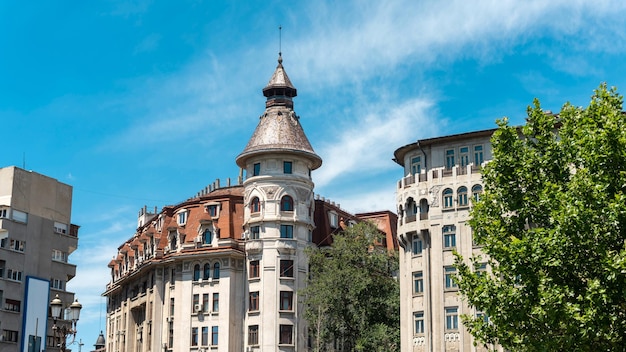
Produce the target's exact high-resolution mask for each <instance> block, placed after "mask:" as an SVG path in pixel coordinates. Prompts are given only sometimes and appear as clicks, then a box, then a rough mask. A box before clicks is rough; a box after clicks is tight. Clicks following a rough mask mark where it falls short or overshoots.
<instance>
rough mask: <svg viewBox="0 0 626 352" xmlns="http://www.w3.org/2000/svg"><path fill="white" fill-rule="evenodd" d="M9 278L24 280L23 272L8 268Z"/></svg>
mask: <svg viewBox="0 0 626 352" xmlns="http://www.w3.org/2000/svg"><path fill="white" fill-rule="evenodd" d="M7 280H13V281H22V272H21V271H18V270H13V269H9V270H7Z"/></svg>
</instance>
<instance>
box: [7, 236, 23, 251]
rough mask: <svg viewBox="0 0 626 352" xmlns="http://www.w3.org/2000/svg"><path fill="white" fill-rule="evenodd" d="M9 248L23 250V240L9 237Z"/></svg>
mask: <svg viewBox="0 0 626 352" xmlns="http://www.w3.org/2000/svg"><path fill="white" fill-rule="evenodd" d="M9 249H12V250H14V251H18V252H24V241H20V240H14V239H11V240H10V242H9Z"/></svg>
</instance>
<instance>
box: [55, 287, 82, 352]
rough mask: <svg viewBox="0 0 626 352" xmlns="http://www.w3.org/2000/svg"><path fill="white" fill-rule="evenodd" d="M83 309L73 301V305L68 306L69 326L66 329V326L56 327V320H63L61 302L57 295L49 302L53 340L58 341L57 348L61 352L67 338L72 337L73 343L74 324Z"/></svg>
mask: <svg viewBox="0 0 626 352" xmlns="http://www.w3.org/2000/svg"><path fill="white" fill-rule="evenodd" d="M81 308H83V305H82V304H80V303H78V300H75V301H74V303H72V304H70V306H69V320H71V321H72V322H71V324H70V326H69V327H68V326H67V325H65V324H64V325H62V326H60V327H59V326H57V319H58V320H65V319H64V318H65V317H64V316H63V311H64V309H63V301H61V299H60V298H59V294H57V295H56V297H55V298H54V299H53V300H52V301H51V302H50V310H51V311H52V319H53V320H54V325H53V326H52V331H53V332H54V337H55V339H59V340H60V341H59V344H58V346H59V347H60V348H61V352H65V342H66V341H67V338H68V336H70V335H72V342H70V343H69V344H70V345H71V344H73V343H74V339H75V338H76V332H77V331H76V324H77V322H78V318H79V316H80V310H81Z"/></svg>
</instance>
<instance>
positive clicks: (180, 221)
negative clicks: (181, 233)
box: [176, 210, 188, 226]
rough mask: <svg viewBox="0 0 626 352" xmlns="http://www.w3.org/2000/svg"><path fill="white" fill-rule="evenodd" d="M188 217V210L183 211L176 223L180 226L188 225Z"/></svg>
mask: <svg viewBox="0 0 626 352" xmlns="http://www.w3.org/2000/svg"><path fill="white" fill-rule="evenodd" d="M187 215H188V211H187V210H183V211H181V212H179V213H178V214H177V218H176V221H177V222H178V225H179V226H185V225H186V224H187Z"/></svg>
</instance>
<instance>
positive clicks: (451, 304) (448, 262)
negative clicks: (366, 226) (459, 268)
mask: <svg viewBox="0 0 626 352" xmlns="http://www.w3.org/2000/svg"><path fill="white" fill-rule="evenodd" d="M494 131H495V130H485V131H476V132H468V133H463V134H458V135H450V136H444V137H437V138H430V139H423V140H419V141H417V142H415V143H412V144H408V145H405V146H403V147H400V148H398V149H397V150H396V151H395V153H394V157H395V158H394V161H395V162H396V163H398V164H399V165H400V166H402V167H403V168H404V175H405V176H404V177H403V178H402V179H401V180H400V181H398V184H397V188H396V201H397V206H398V242H399V244H400V247H401V248H400V278H399V281H400V305H401V308H400V314H401V316H400V326H401V329H400V335H401V350H402V351H406V352H408V351H411V352H414V351H415V352H417V351H419V352H422V351H483V350H485V349H484V348H483V347H481V346H478V347H475V346H474V340H473V338H472V336H471V335H470V334H469V333H468V332H467V331H466V330H465V329H463V326H462V325H461V320H460V316H461V314H468V315H470V316H472V315H473V316H483V317H484V314H483V313H482V312H480V311H476V310H474V309H471V308H470V307H469V306H468V305H467V303H466V302H464V301H463V300H462V299H461V297H460V296H459V294H458V290H457V287H456V285H455V283H454V281H453V280H452V277H453V276H454V275H455V274H456V271H455V268H454V267H453V264H454V255H453V250H456V251H457V252H459V253H460V254H461V255H462V256H463V257H465V258H468V257H471V256H472V255H473V254H480V248H479V247H477V246H476V245H475V244H474V243H473V240H472V231H471V228H470V227H469V225H468V224H467V220H468V217H469V210H470V208H471V206H472V199H478V198H479V197H480V194H481V193H482V190H483V186H482V175H481V172H480V170H481V169H480V167H481V165H483V164H484V163H485V162H486V161H488V160H490V159H491V144H490V137H491V135H492V134H493V132H494ZM487 269H488V268H487V267H486V264H484V265H483V266H481V268H480V270H487Z"/></svg>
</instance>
